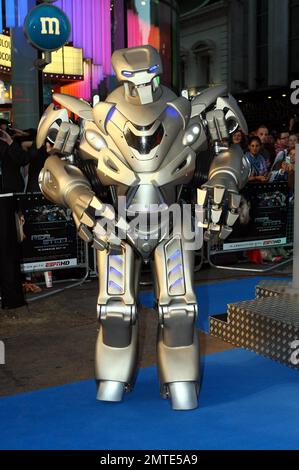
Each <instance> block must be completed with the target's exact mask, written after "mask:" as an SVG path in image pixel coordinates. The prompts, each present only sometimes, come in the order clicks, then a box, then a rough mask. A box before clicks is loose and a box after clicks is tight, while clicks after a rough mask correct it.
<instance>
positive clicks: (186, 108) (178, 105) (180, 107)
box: [167, 96, 191, 129]
mask: <svg viewBox="0 0 299 470" xmlns="http://www.w3.org/2000/svg"><path fill="white" fill-rule="evenodd" d="M167 106H170V107H171V108H173V109H174V110H175V111H176V112H177V113H178V114H179V116H180V118H181V120H182V123H183V129H186V127H187V125H188V122H189V119H190V114H191V103H190V101H189V100H187V99H186V98H184V97H183V96H180V97H179V98H177V99H175V100H174V101H171V102H169V103H167Z"/></svg>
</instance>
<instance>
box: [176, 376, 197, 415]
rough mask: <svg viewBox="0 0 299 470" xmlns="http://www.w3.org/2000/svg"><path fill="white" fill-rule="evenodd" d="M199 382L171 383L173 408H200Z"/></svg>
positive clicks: (182, 409)
mask: <svg viewBox="0 0 299 470" xmlns="http://www.w3.org/2000/svg"><path fill="white" fill-rule="evenodd" d="M197 387H198V386H197V384H196V383H194V382H174V383H172V384H169V395H170V400H171V406H172V409H173V410H178V411H179V410H181V411H185V410H194V409H195V408H198V401H197Z"/></svg>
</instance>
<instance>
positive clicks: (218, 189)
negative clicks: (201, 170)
mask: <svg viewBox="0 0 299 470" xmlns="http://www.w3.org/2000/svg"><path fill="white" fill-rule="evenodd" d="M250 171H251V166H250V162H249V161H248V159H247V158H246V156H244V154H243V152H242V150H241V148H240V147H239V146H238V145H233V146H231V147H230V149H228V150H226V151H225V152H221V153H220V154H219V155H218V156H217V157H216V158H214V160H213V162H212V165H211V167H210V171H209V179H208V181H207V182H206V183H205V184H204V185H203V186H202V188H201V189H199V190H198V194H197V204H198V206H200V207H201V208H202V209H203V218H202V219H203V220H202V221H201V222H199V224H198V225H199V227H203V228H205V229H206V230H207V231H206V233H205V239H206V240H209V239H210V238H211V237H212V236H215V235H216V236H219V238H220V239H221V240H225V239H226V238H227V237H228V236H229V235H230V234H231V233H232V231H233V229H232V227H233V225H234V224H235V222H236V221H237V219H238V217H239V206H240V203H241V196H240V195H239V190H240V189H242V188H243V187H244V186H245V185H246V183H247V181H248V178H249V175H250Z"/></svg>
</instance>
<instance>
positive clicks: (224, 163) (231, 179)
mask: <svg viewBox="0 0 299 470" xmlns="http://www.w3.org/2000/svg"><path fill="white" fill-rule="evenodd" d="M249 176H250V163H249V161H248V160H247V158H246V157H245V156H244V155H243V152H242V150H241V148H240V147H239V146H237V145H236V146H234V145H233V146H232V147H231V148H230V149H228V150H227V151H224V152H221V153H220V154H219V155H218V156H217V157H215V159H214V160H213V162H212V165H211V167H210V171H209V180H208V182H207V183H206V185H205V186H207V187H209V186H211V187H215V186H216V185H219V186H224V187H226V188H227V189H229V190H232V191H236V192H237V191H239V190H240V189H242V188H243V187H244V186H245V185H246V183H247V181H248V178H249Z"/></svg>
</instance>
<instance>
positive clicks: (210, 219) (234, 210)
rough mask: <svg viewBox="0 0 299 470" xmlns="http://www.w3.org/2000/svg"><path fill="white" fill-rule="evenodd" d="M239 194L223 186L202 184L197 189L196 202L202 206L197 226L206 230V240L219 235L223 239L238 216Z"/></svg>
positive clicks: (229, 232)
mask: <svg viewBox="0 0 299 470" xmlns="http://www.w3.org/2000/svg"><path fill="white" fill-rule="evenodd" d="M240 203H241V196H240V195H239V194H238V193H237V192H233V191H232V190H230V189H226V188H225V187H223V186H215V187H211V186H210V187H209V185H207V186H205V185H204V186H203V187H202V189H198V190H197V204H198V206H200V207H201V208H202V214H203V216H202V217H201V221H199V222H198V226H199V227H201V228H204V229H205V230H206V232H205V235H204V238H205V240H206V241H208V240H210V239H212V238H217V237H219V238H220V240H225V239H226V238H227V237H228V236H229V235H230V234H231V233H232V231H233V228H232V227H233V225H234V224H235V222H236V221H237V219H238V217H239V206H240Z"/></svg>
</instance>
